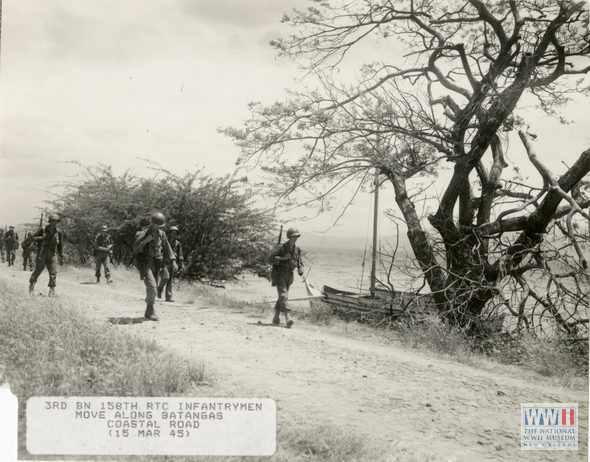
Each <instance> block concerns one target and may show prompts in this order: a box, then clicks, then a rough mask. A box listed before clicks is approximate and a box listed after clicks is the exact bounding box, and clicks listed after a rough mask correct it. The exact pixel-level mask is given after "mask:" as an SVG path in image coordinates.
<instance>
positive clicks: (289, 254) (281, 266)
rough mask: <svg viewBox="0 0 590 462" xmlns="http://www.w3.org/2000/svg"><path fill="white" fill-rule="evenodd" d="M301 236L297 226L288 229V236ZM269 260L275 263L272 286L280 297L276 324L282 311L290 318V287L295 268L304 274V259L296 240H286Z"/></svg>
mask: <svg viewBox="0 0 590 462" xmlns="http://www.w3.org/2000/svg"><path fill="white" fill-rule="evenodd" d="M289 235H292V236H297V237H298V236H299V235H300V234H299V232H298V231H297V230H296V229H295V228H291V229H289V231H287V236H289ZM269 260H270V261H271V263H272V264H273V266H272V271H271V273H270V275H271V282H272V286H273V287H276V288H277V294H278V299H277V302H276V304H275V315H274V318H273V320H272V322H273V323H274V324H279V322H280V319H279V315H280V313H283V314H284V315H285V319H286V320H287V319H288V313H289V312H290V311H291V310H290V309H289V289H290V288H291V284H293V281H294V276H293V270H294V269H295V268H297V272H298V274H299V275H300V276H301V275H303V261H302V260H301V249H300V248H299V247H298V246H297V245H295V243H294V242H290V241H287V242H284V243H282V244H278V245H277V246H276V247H275V249H274V250H273V251H272V252H271V254H270V257H269ZM292 324H293V321H288V320H287V327H290V326H291V325H292Z"/></svg>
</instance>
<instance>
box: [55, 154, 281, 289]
mask: <svg viewBox="0 0 590 462" xmlns="http://www.w3.org/2000/svg"><path fill="white" fill-rule="evenodd" d="M65 186H66V188H65V190H64V193H63V194H61V195H59V196H57V197H56V198H55V200H54V201H53V204H52V205H53V210H55V211H56V212H57V213H59V214H60V215H61V217H62V222H61V228H62V229H63V230H64V231H65V233H66V234H67V236H68V239H69V241H70V242H71V245H72V246H73V249H74V254H73V255H70V260H71V261H73V262H75V263H79V264H88V263H90V262H92V255H93V252H94V239H95V237H96V235H97V234H98V232H99V230H100V227H101V225H104V224H106V225H107V226H109V228H110V234H111V236H112V237H113V240H114V244H115V245H114V254H115V260H116V261H118V262H121V263H123V264H125V265H127V266H131V265H133V264H134V255H133V251H132V246H133V242H134V240H135V233H136V232H137V231H138V230H140V229H142V227H144V226H146V225H147V224H148V223H149V217H150V215H151V214H152V213H153V212H154V211H161V212H162V213H164V215H165V216H166V219H167V223H166V224H167V226H171V225H176V226H178V227H179V229H180V241H181V244H182V246H183V251H184V257H185V260H186V262H185V269H184V271H183V272H182V273H181V277H185V278H189V279H203V278H206V279H211V280H229V279H231V278H234V277H236V276H238V275H240V274H243V273H245V272H250V273H253V274H257V275H260V276H265V275H266V273H267V271H268V265H267V262H266V255H267V253H268V248H269V243H270V242H272V241H273V237H271V236H270V235H269V230H270V229H272V228H273V217H272V214H271V213H269V212H267V211H265V210H262V209H259V208H256V207H255V206H254V191H253V190H251V189H249V188H247V187H246V186H245V185H244V182H243V181H241V180H236V179H234V178H232V177H229V176H226V177H223V178H213V177H211V176H207V175H203V174H202V172H196V173H187V174H186V175H185V176H183V177H179V176H177V175H174V174H172V173H170V172H167V171H164V170H162V169H156V172H155V175H154V177H153V178H140V177H136V176H133V175H131V174H130V173H129V172H126V173H124V174H123V175H121V176H115V175H114V174H113V172H112V169H111V167H109V166H104V165H99V166H96V167H84V174H83V175H81V178H78V179H76V180H73V181H70V182H69V183H68V184H66V185H65Z"/></svg>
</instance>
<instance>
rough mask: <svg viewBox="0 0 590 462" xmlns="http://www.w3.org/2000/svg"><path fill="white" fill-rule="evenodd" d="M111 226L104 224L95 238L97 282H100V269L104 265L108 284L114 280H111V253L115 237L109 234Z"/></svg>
mask: <svg viewBox="0 0 590 462" xmlns="http://www.w3.org/2000/svg"><path fill="white" fill-rule="evenodd" d="M108 232H109V228H108V226H107V225H103V226H102V227H101V229H100V233H98V234H97V236H96V238H95V239H94V248H95V250H96V283H97V284H98V283H100V270H101V266H104V277H105V278H106V279H107V284H110V283H111V282H113V281H112V280H111V271H110V270H109V258H110V253H111V252H112V250H113V239H112V238H111V236H110V234H108Z"/></svg>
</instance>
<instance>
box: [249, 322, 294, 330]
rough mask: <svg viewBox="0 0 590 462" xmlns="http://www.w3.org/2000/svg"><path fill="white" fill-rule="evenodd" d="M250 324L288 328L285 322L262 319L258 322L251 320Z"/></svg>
mask: <svg viewBox="0 0 590 462" xmlns="http://www.w3.org/2000/svg"><path fill="white" fill-rule="evenodd" d="M248 324H250V325H251V326H260V327H282V328H283V329H288V327H287V326H285V325H284V324H274V323H271V322H262V321H258V322H249V323H248Z"/></svg>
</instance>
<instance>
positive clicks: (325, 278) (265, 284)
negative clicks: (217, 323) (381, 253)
mask: <svg viewBox="0 0 590 462" xmlns="http://www.w3.org/2000/svg"><path fill="white" fill-rule="evenodd" d="M302 250H303V252H304V259H303V260H304V263H305V274H306V277H307V280H308V281H309V282H310V283H312V284H313V285H315V286H317V287H319V288H321V287H322V286H323V285H328V286H331V287H336V288H339V289H345V290H346V289H348V290H350V291H353V292H357V291H358V288H359V287H363V288H364V289H367V288H368V287H369V279H370V273H371V255H370V252H368V253H367V255H366V257H364V251H362V250H356V249H352V250H351V249H328V248H325V249H324V248H322V249H321V250H320V251H318V252H317V253H316V251H315V250H314V251H306V249H305V247H302ZM363 261H365V262H364V265H363ZM381 276H382V277H383V278H384V277H385V276H384V275H381ZM393 278H394V283H395V285H396V288H399V289H400V290H404V289H407V288H408V287H409V286H408V284H409V280H410V278H409V277H404V275H402V274H400V273H396V275H395V276H394V277H393ZM242 282H243V284H240V285H228V286H226V290H227V292H228V295H232V296H235V297H236V298H239V299H241V300H248V301H263V300H264V299H265V298H267V299H271V300H273V299H275V298H276V289H275V288H274V287H272V286H271V285H270V281H267V280H266V279H260V278H257V277H255V276H245V277H244V278H243V280H242ZM361 282H362V284H361ZM289 296H290V297H291V298H296V297H305V296H307V292H306V290H305V284H304V283H303V281H302V279H301V278H300V277H298V276H297V275H295V282H294V284H293V286H292V288H291V290H290V292H289Z"/></svg>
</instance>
